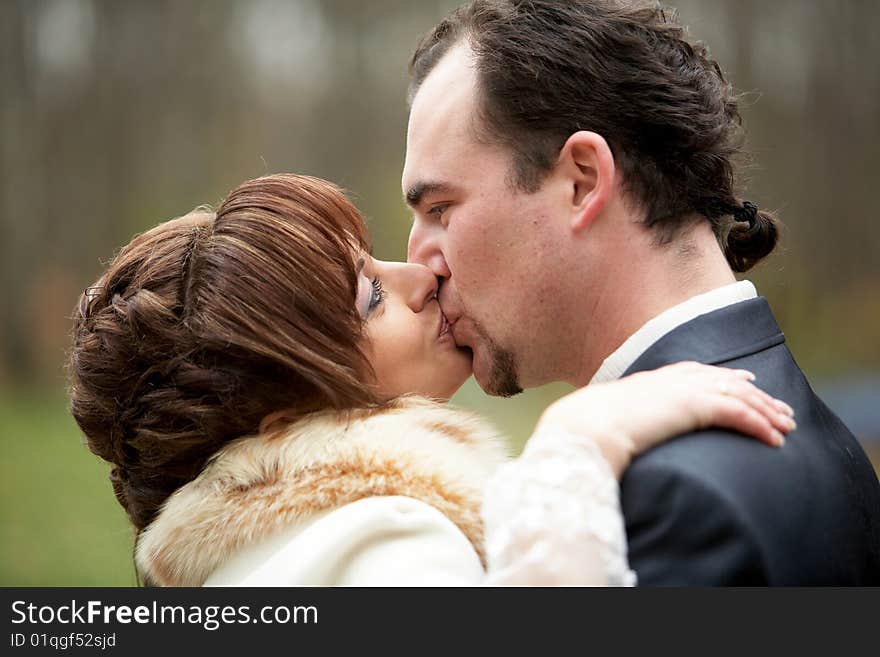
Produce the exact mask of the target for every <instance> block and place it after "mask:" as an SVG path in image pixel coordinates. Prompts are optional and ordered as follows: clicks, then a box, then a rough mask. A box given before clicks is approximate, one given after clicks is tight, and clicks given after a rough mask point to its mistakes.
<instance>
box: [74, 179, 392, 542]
mask: <svg viewBox="0 0 880 657" xmlns="http://www.w3.org/2000/svg"><path fill="white" fill-rule="evenodd" d="M367 249H368V245H367V234H366V229H365V226H364V222H363V219H362V217H361V215H360V214H359V212H358V211H357V209H356V208H355V207H354V206H353V205H352V204H351V202H350V201H349V200H348V199H347V198H346V197H345V195H344V194H343V193H342V191H341V190H340V189H339V188H337V187H336V186H334V185H332V184H331V183H328V182H326V181H323V180H319V179H317V178H311V177H307V176H298V175H293V174H277V175H271V176H266V177H263V178H258V179H256V180H251V181H248V182H245V183H244V184H242V185H240V186H239V187H237V188H236V189H235V190H233V191H232V192H231V193H230V194H229V196H228V197H227V198H226V200H225V201H224V202H223V203H222V205H221V206H220V208H219V209H218V210H217V212H216V214H215V213H213V212H211V211H210V210H209V209H204V208H199V209H196V210H194V211H193V212H191V213H189V214H187V215H185V216H183V217H180V218H177V219H173V220H171V221H168V222H165V223H163V224H161V225H159V226H157V227H156V228H153V229H152V230H150V231H148V232H146V233H143V234H141V235H138V236H136V237H135V238H134V239H133V240H132V241H131V242H130V243H129V244H128V245H127V246H125V247H123V248H122V249H121V250H120V251H119V253H118V254H117V255H116V257H115V258H114V259H113V261H112V262H111V264H110V265H109V267H108V268H107V270H106V271H105V272H104V274H103V275H102V276H101V277H100V278H99V279H98V281H97V282H96V283H95V284H94V285H93V286H91V287H89V288H87V289H86V291H85V292H84V293H83V295H82V296H81V298H80V301H79V306H78V309H77V310H76V312H75V318H74V327H73V343H72V348H71V352H70V357H69V363H68V367H69V374H70V380H71V389H70V408H71V413H72V415H73V417H74V418H75V419H76V422H77V424H78V425H79V426H80V428H81V429H82V431H83V432H84V433H85V435H86V437H87V440H88V446H89V448H90V449H91V451H92V452H94V453H95V454H97V455H98V456H100V457H101V458H103V459H105V460H106V461H108V462H110V463H111V464H112V466H113V468H112V470H111V475H110V479H111V481H112V483H113V490H114V493H115V494H116V498H117V500H118V501H119V503H120V504H121V505H122V506H123V507H124V508H125V510H126V512H127V513H128V516H129V518H130V519H131V522H132V523H133V524H134V527H135V528H136V529H137V530H138V531H140V530H142V529H144V528H145V527H146V526H147V525H149V523H150V522H151V521H152V520H153V518H154V517H155V516H156V514H157V512H158V511H159V509H160V508H161V506H162V504H163V503H164V502H165V500H166V499H167V498H168V496H169V495H171V494H172V493H173V492H174V491H175V490H177V489H178V488H179V487H180V486H182V485H184V484H186V483H188V482H189V481H191V480H192V479H194V478H195V477H196V476H197V475H198V474H199V472H200V471H201V470H202V469H203V467H204V465H205V463H206V462H207V461H208V459H209V458H210V457H211V456H212V455H213V454H214V453H215V452H217V450H218V449H219V448H220V447H222V446H223V445H224V444H225V443H227V442H229V441H230V440H234V439H236V438H239V437H241V436H245V435H249V434H253V433H257V432H258V431H259V428H260V422H261V420H263V419H264V418H265V417H266V416H267V415H269V414H271V413H273V412H277V411H281V410H283V411H284V417H285V418H287V419H294V418H296V417H299V416H301V415H304V414H306V413H309V412H312V411H315V410H319V409H324V408H336V409H340V410H342V409H350V408H364V407H370V406H373V405H375V404H376V403H378V401H379V400H378V399H377V398H376V393H375V392H374V389H373V387H372V386H370V385H369V384H368V383H366V382H367V381H369V380H370V379H371V377H372V371H371V368H370V365H369V362H368V360H367V358H366V356H365V353H364V352H363V350H362V345H363V334H364V332H363V320H362V318H361V317H360V315H359V313H358V311H357V307H356V298H357V286H358V283H357V272H356V271H355V254H356V253H357V252H358V250H367Z"/></svg>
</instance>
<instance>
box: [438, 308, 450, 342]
mask: <svg viewBox="0 0 880 657" xmlns="http://www.w3.org/2000/svg"><path fill="white" fill-rule="evenodd" d="M447 335H449V320H448V319H446V315H444V314H443V311H442V310H441V311H440V328H439V330H438V331H437V337H439V338H443V337H445V336H447Z"/></svg>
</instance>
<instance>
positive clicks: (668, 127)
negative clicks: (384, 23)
mask: <svg viewBox="0 0 880 657" xmlns="http://www.w3.org/2000/svg"><path fill="white" fill-rule="evenodd" d="M460 42H466V43H467V44H468V45H469V46H470V48H471V49H472V51H473V53H474V55H475V61H476V68H477V76H478V89H479V91H478V94H479V101H478V102H479V110H478V113H479V115H478V122H477V124H478V130H479V132H480V133H481V136H483V137H484V138H486V139H489V140H493V141H496V142H500V143H501V144H503V145H505V146H506V147H508V148H509V149H510V150H511V152H512V153H513V162H512V166H513V169H512V178H513V180H514V181H515V184H516V186H517V187H518V188H520V189H522V190H524V191H526V192H534V191H537V189H538V188H539V187H540V186H541V184H542V182H543V180H544V177H545V175H546V174H547V173H548V172H549V171H550V170H551V169H552V168H553V166H554V165H555V163H556V161H557V158H558V155H559V151H560V149H561V148H562V146H563V145H564V144H565V142H566V140H567V139H568V138H569V137H570V136H571V135H572V134H574V133H575V132H578V131H580V130H589V131H592V132H596V133H598V134H600V135H602V137H604V138H605V140H606V141H607V143H608V145H609V147H610V148H611V151H612V153H613V154H614V160H615V165H616V167H617V168H618V170H619V171H621V173H622V178H623V183H624V185H625V188H626V190H627V191H628V193H629V194H630V195H631V196H632V198H634V199H635V200H637V201H638V202H640V204H641V205H642V206H644V208H645V210H646V216H645V220H644V221H645V224H646V225H647V226H650V227H654V228H655V229H656V230H657V231H658V236H659V241H660V243H668V242H669V241H671V240H672V239H673V238H674V237H675V235H676V234H677V233H678V231H679V230H680V229H681V228H682V227H683V226H684V225H685V224H686V223H687V222H688V221H690V220H691V218H692V217H693V216H694V214H695V213H696V214H699V215H702V216H704V217H706V219H707V220H708V221H709V222H710V223H711V224H712V228H713V230H714V232H715V235H716V237H717V238H718V240H719V242H720V243H721V244H722V245H723V247H724V251H725V255H726V257H727V260H728V262H729V263H730V266H731V267H732V268H733V269H734V271H737V272H744V271H747V270H748V269H750V268H751V267H752V266H754V265H755V264H756V263H757V262H758V261H759V260H761V259H762V258H764V257H765V256H766V255H768V254H769V253H770V252H771V251H772V250H773V248H774V247H775V246H776V241H777V238H778V230H777V222H776V219H775V218H774V217H773V216H772V215H771V214H770V213H767V212H763V211H757V208H755V206H754V205H752V204H751V203H743V202H741V201H740V200H738V199H737V198H736V197H735V195H734V187H735V184H736V180H735V173H736V166H735V159H737V156H739V155H740V152H741V148H742V129H741V128H742V120H741V117H740V114H739V109H738V106H737V98H736V95H735V94H734V91H733V88H732V86H731V85H730V83H729V82H728V81H727V80H726V79H725V77H724V74H723V73H722V71H721V68H720V67H719V65H718V63H717V62H716V61H715V60H713V59H711V58H710V56H709V53H708V50H707V49H706V47H705V46H704V45H703V44H700V43H692V42H690V41H688V40H687V38H686V35H685V31H684V29H683V28H682V26H681V25H680V23H679V22H678V19H677V16H676V15H675V13H674V12H672V11H670V10H668V9H664V8H662V7H660V6H659V5H657V4H654V3H652V4H650V5H646V4H645V3H643V2H634V1H633V0H630V1H623V0H616V1H614V0H570V1H568V2H557V1H553V0H474V1H473V2H470V3H469V4H467V5H465V6H463V7H460V8H459V9H457V10H456V11H455V12H453V13H452V14H451V15H449V16H448V17H447V18H445V19H444V20H443V21H441V22H440V23H439V24H438V25H437V26H436V27H435V28H434V29H433V30H432V31H431V32H430V33H429V34H428V35H427V36H425V37H424V39H423V40H422V42H421V43H420V44H419V46H418V48H417V49H416V52H415V54H414V55H413V58H412V62H411V64H410V73H411V83H410V90H409V97H410V100H411V99H412V98H413V97H414V96H415V94H416V92H417V91H418V89H419V86H420V85H421V84H422V82H424V80H425V78H426V77H427V76H428V74H429V73H430V72H431V71H432V70H433V68H434V67H435V66H436V64H437V63H438V62H439V61H440V59H442V57H443V55H445V54H446V53H447V52H448V51H449V50H450V49H451V48H452V47H453V46H454V45H456V44H458V43H460ZM731 217H733V218H731Z"/></svg>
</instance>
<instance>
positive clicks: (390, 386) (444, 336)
mask: <svg viewBox="0 0 880 657" xmlns="http://www.w3.org/2000/svg"><path fill="white" fill-rule="evenodd" d="M357 266H358V296H357V304H358V312H359V313H360V314H361V317H363V318H364V319H365V320H366V335H367V338H368V345H367V347H366V349H365V351H366V354H367V356H368V358H369V359H370V362H371V363H372V365H373V370H374V371H375V373H376V381H377V384H378V386H379V389H380V392H381V393H382V394H383V395H385V396H388V397H397V396H399V395H404V394H410V393H414V394H419V395H424V396H427V397H432V398H434V399H441V400H447V399H449V398H450V397H451V396H452V394H453V393H454V392H455V391H456V390H458V389H459V388H460V387H461V385H462V384H463V383H464V382H465V381H466V380H467V378H468V377H469V376H470V375H471V352H470V351H468V350H462V349H459V348H457V347H456V346H455V340H453V338H452V333H450V332H449V329H448V324H447V322H446V317H445V316H444V315H443V313H442V312H441V311H440V304H439V303H438V301H437V299H436V298H435V294H436V292H437V279H436V278H435V277H434V275H433V274H432V273H431V270H430V269H428V268H427V267H424V266H422V265H416V264H407V263H402V262H383V261H381V260H376V259H375V258H372V257H370V256H368V255H363V256H361V257H360V258H359V259H358V261H357Z"/></svg>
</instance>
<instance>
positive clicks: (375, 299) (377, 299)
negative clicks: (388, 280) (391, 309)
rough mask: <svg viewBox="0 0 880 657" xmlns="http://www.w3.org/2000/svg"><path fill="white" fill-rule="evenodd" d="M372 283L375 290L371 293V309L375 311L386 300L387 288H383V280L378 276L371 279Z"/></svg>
mask: <svg viewBox="0 0 880 657" xmlns="http://www.w3.org/2000/svg"><path fill="white" fill-rule="evenodd" d="M370 284H371V285H372V286H373V292H372V294H370V306H369V310H370V311H373V310H375V309H376V308H377V307H378V306H380V305H381V304H382V302H383V301H384V300H385V290H384V289H383V288H382V281H381V280H379V277H378V276H376V278H374V279H373V280H371V281H370Z"/></svg>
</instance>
